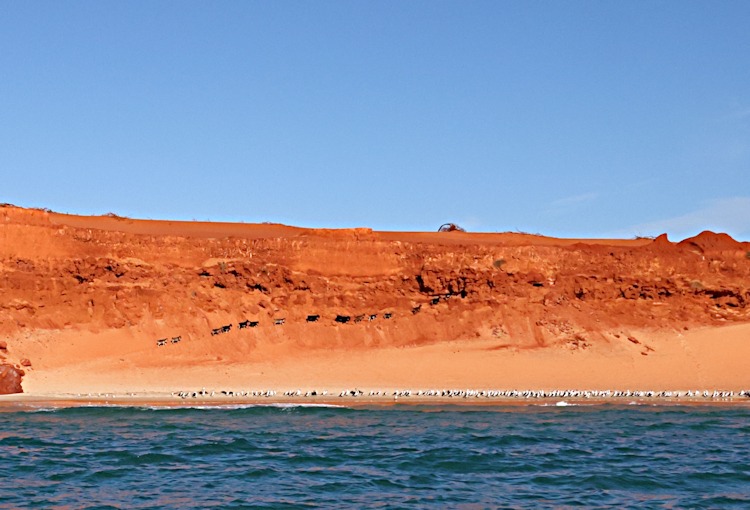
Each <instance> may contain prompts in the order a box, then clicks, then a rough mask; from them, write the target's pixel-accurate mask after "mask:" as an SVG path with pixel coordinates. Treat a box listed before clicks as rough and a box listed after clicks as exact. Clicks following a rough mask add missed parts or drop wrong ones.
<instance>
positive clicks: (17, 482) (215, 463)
mask: <svg viewBox="0 0 750 510" xmlns="http://www.w3.org/2000/svg"><path fill="white" fill-rule="evenodd" d="M573 506H585V507H599V508H605V507H618V508H654V507H668V508H673V507H690V508H696V507H699V508H701V507H702V508H730V507H736V508H748V507H750V408H748V407H746V406H671V405H657V406H651V405H648V406H646V405H641V406H614V405H595V406H583V405H581V406H568V407H555V406H533V405H529V406H518V405H514V406H485V407H469V406H403V407H401V406H394V407H372V408H337V407H306V406H277V407H274V406H247V407H241V406H240V407H236V408H208V409H202V408H181V409H149V408H128V407H119V408H118V407H81V408H67V409H34V408H28V407H23V408H21V407H7V406H6V407H4V408H0V508H304V507H311V508H315V507H320V508H426V507H430V508H434V507H447V508H560V507H573Z"/></svg>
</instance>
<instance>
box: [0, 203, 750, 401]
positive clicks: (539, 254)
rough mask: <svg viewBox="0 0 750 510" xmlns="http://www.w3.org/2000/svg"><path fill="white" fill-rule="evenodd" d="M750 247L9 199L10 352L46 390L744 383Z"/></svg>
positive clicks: (2, 235) (34, 385) (5, 222)
mask: <svg viewBox="0 0 750 510" xmlns="http://www.w3.org/2000/svg"><path fill="white" fill-rule="evenodd" d="M749 250H750V245H749V244H748V243H738V242H736V241H734V240H732V239H731V238H729V237H728V236H725V235H723V234H711V233H704V234H701V235H700V236H697V237H696V238H693V239H690V240H686V241H684V242H682V243H671V242H669V241H668V240H667V239H666V238H665V237H662V238H659V239H657V240H649V239H636V240H562V239H555V238H547V237H540V236H531V235H525V234H514V233H507V234H467V233H459V232H452V233H408V232H373V231H371V230H369V229H348V230H308V229H300V228H294V227H286V226H282V225H269V224H263V225H246V224H213V223H190V222H156V221H137V220H130V219H123V218H116V217H77V216H70V215H60V214H55V213H49V212H44V211H37V210H24V209H19V208H14V207H4V208H0V286H1V288H2V292H3V294H2V300H1V301H0V341H5V342H7V350H6V351H0V363H3V362H5V363H8V364H11V365H15V366H17V367H19V368H21V367H20V363H21V361H22V360H23V359H28V360H29V362H30V366H28V367H25V368H24V370H25V372H26V374H25V376H24V379H23V387H24V390H25V391H26V392H32V393H38V394H42V393H47V394H51V393H92V392H93V393H96V392H106V391H121V392H127V391H133V392H142V391H148V392H156V391H164V392H170V391H179V390H188V389H193V388H199V387H207V388H214V389H222V388H235V389H242V388H244V389H246V390H248V389H264V388H267V389H276V390H277V391H279V390H280V391H284V390H286V389H294V388H300V389H303V390H304V389H318V390H320V389H329V390H331V391H337V390H340V389H342V388H349V387H359V388H367V389H386V388H412V389H417V388H445V387H451V388H453V387H455V388H519V389H537V388H539V389H550V388H600V389H628V388H630V389H649V388H652V389H698V388H700V389H703V388H707V389H713V388H727V389H746V388H748V387H750V377H748V375H747V374H748V373H750V370H748V369H750V361H748V360H750V356H748V354H750V341H748V340H750V329H748V328H750V258H748V255H747V253H748V251H749ZM385 313H391V314H393V315H392V318H391V319H388V320H386V319H385V318H384V314H385ZM311 314H315V315H319V316H320V319H319V320H318V322H314V323H310V322H307V321H306V317H307V316H308V315H311ZM371 314H373V315H376V316H377V317H376V319H375V320H373V321H369V320H368V319H369V315H371ZM337 315H344V316H348V317H349V318H350V321H349V322H348V323H346V324H341V323H337V322H335V321H334V318H335V317H336V316H337ZM358 315H364V316H365V319H364V320H363V321H362V322H356V323H355V317H357V316H358ZM278 318H284V319H285V323H284V325H281V326H276V325H274V322H273V321H274V319H278ZM243 320H254V321H256V320H257V321H258V322H259V325H258V327H256V328H252V329H251V328H248V329H243V330H239V329H238V328H237V325H238V323H239V322H240V321H243ZM229 324H232V325H233V329H232V330H231V331H229V332H228V333H224V334H220V335H211V329H213V328H217V327H220V326H222V325H229ZM173 336H180V337H181V341H180V342H179V343H176V344H172V343H169V342H168V343H167V345H165V346H157V344H156V340H157V339H160V338H172V337H173Z"/></svg>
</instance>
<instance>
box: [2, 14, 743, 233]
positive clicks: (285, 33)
mask: <svg viewBox="0 0 750 510" xmlns="http://www.w3.org/2000/svg"><path fill="white" fill-rule="evenodd" d="M749 26H750V2H747V1H736V2H733V1H722V2H709V1H705V2H693V1H669V2H663V1H649V2H645V1H634V2H614V1H580V2H561V1H559V2H552V1H550V2H536V1H518V2H508V1H492V2H483V1H468V2H464V1H460V2H459V1H455V2H446V1H433V0H430V1H409V2H402V1H400V2H396V1H372V2H359V1H346V2H344V1H340V2H339V1H329V2H307V1H306V2H276V1H268V2H254V1H237V2H226V1H225V2H189V1H179V2H177V1H174V2H168V1H162V2H152V1H128V2H109V1H91V2H87V1H72V2H57V1H48V2H34V1H31V2H3V3H2V4H0V202H10V203H14V204H17V205H22V206H28V207H48V208H51V209H53V210H57V211H62V212H70V213H80V214H104V213H107V212H115V213H117V214H120V215H125V216H131V217H142V218H153V219H157V218H159V219H184V220H190V219H197V220H206V219H210V220H212V221H244V222H263V221H271V222H281V223H286V224H293V225H300V226H309V227H354V226H368V227H372V228H375V229H381V230H435V229H437V227H438V226H439V225H440V224H442V223H445V222H455V223H458V224H460V225H462V226H464V227H465V228H467V230H470V231H515V230H521V231H528V232H535V233H543V234H547V235H556V236H566V237H589V236H596V237H612V236H624V237H632V236H634V235H655V234H659V233H662V232H667V233H669V234H670V238H673V239H680V238H683V237H686V236H689V235H693V234H695V233H698V232H700V231H701V230H704V229H713V230H722V231H727V232H729V233H730V234H732V235H734V236H735V237H738V238H740V239H745V240H750V58H749V57H748V55H750V30H748V27H749Z"/></svg>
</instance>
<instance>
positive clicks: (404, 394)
mask: <svg viewBox="0 0 750 510" xmlns="http://www.w3.org/2000/svg"><path fill="white" fill-rule="evenodd" d="M172 396H173V397H176V398H181V399H188V398H219V399H223V398H226V397H235V398H237V397H239V398H250V399H252V398H279V397H288V398H300V397H304V398H324V399H325V398H331V397H338V398H347V399H351V398H364V399H367V398H371V399H375V400H381V399H383V398H388V399H391V398H393V399H394V400H398V399H399V398H408V397H415V398H416V399H419V400H421V399H426V400H427V399H430V398H439V399H464V400H466V399H498V400H539V399H566V398H567V399H576V400H588V399H595V400H610V399H621V398H626V399H633V398H640V399H685V398H687V399H703V400H726V399H734V398H750V390H741V391H737V392H735V391H726V390H711V391H709V390H685V391H654V390H471V389H466V390H459V389H442V390H441V389H432V390H370V391H367V392H365V391H363V390H360V389H351V390H350V389H345V390H342V391H340V392H334V393H329V392H328V391H327V390H323V391H318V390H307V391H302V390H300V389H296V390H287V391H284V392H282V393H281V395H279V393H278V392H277V391H275V390H255V391H233V390H221V391H208V390H206V388H202V389H201V390H198V391H179V392H173V393H172Z"/></svg>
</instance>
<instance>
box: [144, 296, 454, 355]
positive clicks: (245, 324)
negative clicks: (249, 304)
mask: <svg viewBox="0 0 750 510" xmlns="http://www.w3.org/2000/svg"><path fill="white" fill-rule="evenodd" d="M452 296H453V294H443V295H439V296H435V297H433V298H432V299H431V300H430V304H431V305H436V304H438V303H439V302H440V301H441V300H446V299H450V298H451V297H452ZM461 297H464V295H463V294H461ZM420 311H422V305H421V304H419V305H417V306H414V307H412V309H411V313H412V315H416V314H418V313H419V312H420ZM392 317H393V312H385V313H384V314H383V319H385V320H388V319H391V318H392ZM377 318H378V314H376V313H372V314H360V315H355V316H351V315H336V317H335V318H334V319H333V322H334V323H335V324H348V323H350V322H353V323H360V322H364V321H367V322H372V321H374V320H376V319H377ZM320 319H321V316H320V315H317V314H316V315H308V316H307V317H306V319H305V322H319V321H320ZM273 323H274V325H275V326H283V325H284V324H285V323H286V318H277V319H273ZM258 325H260V321H259V320H255V321H251V320H245V321H242V322H239V323H238V324H237V327H238V328H239V329H245V328H255V327H258ZM232 327H233V324H227V325H225V326H219V327H218V328H212V329H211V336H216V335H221V334H224V333H229V332H230V331H231V330H232ZM181 340H182V336H174V337H171V338H160V339H158V340H157V341H156V346H157V347H162V346H165V345H167V344H168V343H172V344H176V343H179V342H180V341H181Z"/></svg>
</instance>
